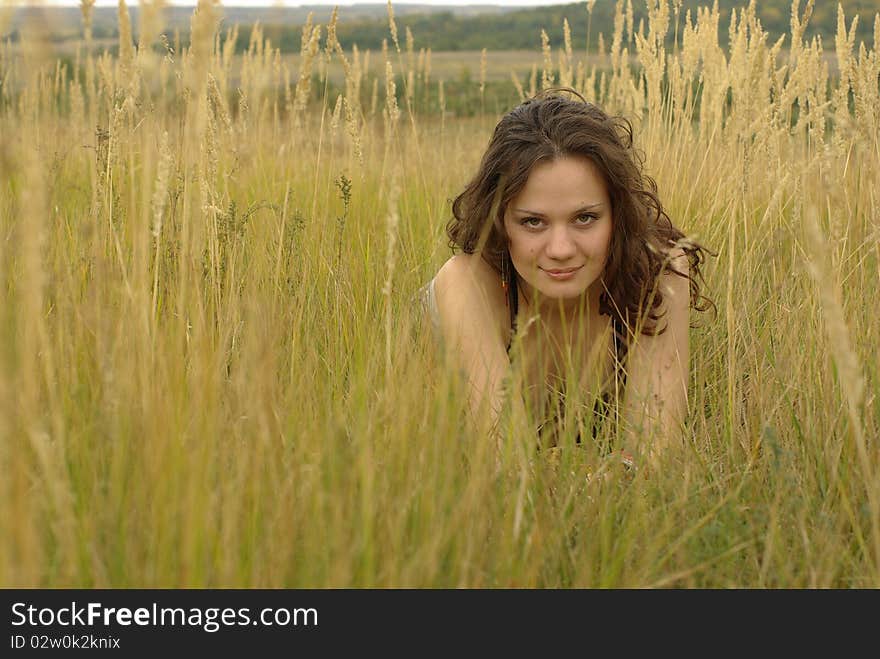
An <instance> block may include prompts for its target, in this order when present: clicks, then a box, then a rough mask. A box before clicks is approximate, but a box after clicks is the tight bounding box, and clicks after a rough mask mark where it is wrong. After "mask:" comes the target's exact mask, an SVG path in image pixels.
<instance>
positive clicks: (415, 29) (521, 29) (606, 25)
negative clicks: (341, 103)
mask: <svg viewBox="0 0 880 659" xmlns="http://www.w3.org/2000/svg"><path fill="white" fill-rule="evenodd" d="M615 4H616V3H615V2H612V1H611V0H605V1H602V0H599V1H598V2H596V4H595V6H594V8H593V13H592V17H591V18H589V23H590V32H591V41H590V43H591V50H595V48H596V45H597V41H598V34H599V33H600V32H601V33H603V34H604V36H605V42H606V46H607V45H608V44H610V39H611V35H612V33H613V30H614V11H615ZM672 4H673V3H670V7H671V6H672ZM746 4H747V3H744V2H743V1H742V0H718V7H719V11H720V13H721V22H720V25H719V32H720V35H719V38H720V39H719V40H720V42H721V43H722V44H724V43H725V42H726V38H725V37H726V32H727V28H728V26H729V25H730V13H731V9H732V8H741V7H743V6H745V5H746ZM805 4H806V1H805V0H804V1H802V2H801V5H802V6H801V8H800V12H801V13H802V12H803V10H804V7H803V5H805ZM841 4H842V6H843V9H844V12H845V15H846V17H847V27H849V25H850V22H851V21H852V19H853V17H854V16H856V15H858V16H859V23H858V27H857V29H856V43H858V42H859V41H864V42H866V43H867V44H869V45H870V44H871V43H872V40H873V24H874V14H875V13H876V12H877V10H878V5H877V0H842V1H841ZM632 5H633V23H634V27H635V29H636V31H638V26H639V23H640V22H643V21H645V22H646V21H647V10H646V7H645V2H644V0H634V1H633V3H632ZM707 5H711V2H708V1H707V0H702V1H700V0H684V2H683V3H682V9H681V12H680V14H679V17H678V24H679V38H680V37H681V30H682V25H683V24H684V19H685V15H686V12H687V11H688V10H690V11H691V16H692V20H694V21H695V20H696V13H697V7H698V6H707ZM757 14H758V17H759V19H760V21H761V24H762V26H763V27H764V29H765V30H766V31H768V32H769V33H770V36H771V39H774V40H775V39H776V38H778V37H779V36H780V35H782V34H788V33H789V32H790V20H791V0H762V1H761V2H758V3H757ZM566 18H567V19H568V23H569V26H570V28H571V34H572V42H573V47H574V48H575V49H577V50H582V49H584V48H585V47H586V41H587V25H588V13H587V9H586V3H583V2H581V3H577V4H570V5H556V6H552V7H539V8H533V9H524V10H521V11H511V12H508V13H503V14H484V15H477V16H460V15H455V14H453V13H452V12H449V11H439V12H434V13H428V14H422V15H413V16H405V17H399V18H398V19H397V26H398V32H399V35H398V38H399V40H400V45H401V48H403V45H404V44H403V40H404V34H405V29H406V28H407V27H409V28H410V30H411V31H412V33H413V35H414V38H415V43H416V47H417V48H431V49H432V50H434V51H457V50H480V49H482V48H487V49H489V50H531V49H536V48H540V46H541V39H540V34H541V30H542V29H544V30H546V31H547V34H548V35H550V38H551V42H552V43H553V44H554V46H559V45H561V43H562V29H563V28H562V24H563V20H564V19H566ZM674 20H675V14H674V13H673V11H672V9H671V8H670V27H669V32H668V40H669V43H670V45H671V44H672V42H673V39H674V36H675V27H674V23H673V22H674ZM264 30H265V31H266V32H267V33H271V34H273V37H274V38H273V44H274V45H275V46H279V47H280V48H281V50H282V52H296V51H298V50H299V48H300V40H301V34H302V33H301V30H302V26H301V25H286V26H278V25H273V26H266V27H265V28H264ZM836 33H837V2H824V1H823V2H816V3H815V6H814V7H813V12H812V17H811V18H810V22H809V27H808V29H807V31H806V33H805V34H806V36H807V37H808V38H812V36H814V35H820V36H821V38H822V42H823V44H824V47H825V48H826V49H829V50H830V49H833V44H834V35H835V34H836ZM337 34H338V36H339V40H340V42H341V43H342V44H343V46H345V47H346V48H348V47H351V45H352V44H357V45H358V47H359V48H361V49H366V48H370V49H377V48H380V47H381V45H382V40H383V39H387V40H388V41H389V43H390V41H391V37H390V32H389V28H388V21H387V19H361V20H356V21H346V20H345V8H344V7H343V8H342V9H341V10H340V21H339V25H338V27H337ZM249 38H250V26H240V31H239V38H238V44H237V45H238V47H239V48H241V49H246V48H247V45H248V41H249Z"/></svg>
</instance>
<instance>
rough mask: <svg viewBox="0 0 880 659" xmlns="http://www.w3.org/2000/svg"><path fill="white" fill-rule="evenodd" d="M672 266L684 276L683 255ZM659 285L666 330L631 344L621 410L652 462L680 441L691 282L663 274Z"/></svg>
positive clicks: (685, 406)
mask: <svg viewBox="0 0 880 659" xmlns="http://www.w3.org/2000/svg"><path fill="white" fill-rule="evenodd" d="M672 267H673V268H674V269H676V270H678V271H679V272H682V273H684V274H688V261H687V257H686V256H685V255H684V254H683V253H679V254H678V255H676V257H675V258H674V259H673V260H672ZM660 286H662V287H663V288H662V291H663V309H664V310H665V314H664V315H663V316H661V320H660V324H661V327H662V326H664V325H665V326H666V331H665V332H663V333H662V334H658V335H656V336H646V335H640V336H638V337H637V338H636V339H635V341H634V342H633V345H632V346H630V350H629V355H628V357H627V385H626V393H625V395H624V407H623V409H624V422H625V424H626V427H628V428H629V430H630V432H631V433H632V434H633V435H636V436H641V438H642V440H643V441H647V442H650V444H648V445H645V446H636V447H634V448H636V450H637V452H638V453H639V454H640V455H642V456H647V457H648V458H649V459H652V458H653V459H656V457H657V456H658V455H659V453H660V452H661V451H663V450H664V449H665V448H666V447H667V446H670V445H678V444H679V443H680V442H681V429H682V424H683V422H684V419H685V417H686V416H687V410H688V400H687V381H688V360H689V354H690V353H689V344H688V327H689V320H688V312H689V309H690V291H689V282H688V280H687V279H686V278H684V277H680V276H678V275H676V274H674V273H666V274H664V275H662V276H661V278H660Z"/></svg>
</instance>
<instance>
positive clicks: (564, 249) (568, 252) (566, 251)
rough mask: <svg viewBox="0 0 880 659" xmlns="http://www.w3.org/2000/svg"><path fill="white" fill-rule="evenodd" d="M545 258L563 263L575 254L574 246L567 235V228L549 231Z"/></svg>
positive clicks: (556, 228)
mask: <svg viewBox="0 0 880 659" xmlns="http://www.w3.org/2000/svg"><path fill="white" fill-rule="evenodd" d="M546 251H547V256H548V257H549V258H551V259H555V260H558V261H564V260H565V259H568V258H570V257H572V256H574V253H575V244H574V240H572V238H571V236H570V235H569V233H568V227H565V226H562V227H554V228H552V229H550V232H549V236H548V242H547V250H546Z"/></svg>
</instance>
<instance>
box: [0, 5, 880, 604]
mask: <svg viewBox="0 0 880 659" xmlns="http://www.w3.org/2000/svg"><path fill="white" fill-rule="evenodd" d="M796 4H797V3H796ZM658 6H659V7H660V8H658V9H655V11H654V12H653V14H652V20H651V22H650V24H649V25H646V26H645V32H644V34H643V35H641V36H638V37H637V38H636V42H637V52H636V53H635V55H636V57H637V66H635V67H630V66H628V65H626V64H625V62H626V61H627V60H626V58H625V57H624V53H623V52H622V50H621V45H622V44H625V43H627V42H628V39H629V35H628V34H627V33H626V32H625V21H624V20H623V18H621V20H620V23H619V28H618V32H617V33H616V34H615V35H614V37H615V38H612V39H611V40H609V43H608V45H607V46H606V53H605V55H604V56H603V57H602V58H601V59H600V60H599V61H596V62H594V61H591V62H589V64H588V65H584V66H579V63H580V62H582V61H583V54H582V53H580V52H572V51H569V52H566V50H565V49H564V48H563V50H562V51H561V52H558V51H556V50H554V51H553V52H552V53H550V52H545V53H542V52H540V51H538V52H536V53H535V54H534V55H533V56H532V57H531V59H532V60H534V61H536V62H538V64H539V67H538V73H537V81H536V85H537V86H538V87H540V86H542V85H544V84H559V83H563V84H572V85H576V86H578V87H579V88H580V89H581V90H583V91H584V93H585V94H586V95H587V96H588V97H589V98H591V99H594V100H595V101H596V102H598V103H600V104H602V105H603V106H605V107H606V108H607V109H609V110H611V111H614V112H619V113H623V114H625V115H626V116H628V117H629V118H630V119H631V120H632V121H633V123H634V125H635V128H636V135H637V142H638V146H639V148H640V149H641V150H642V151H643V152H644V154H645V158H646V168H647V170H648V171H649V172H650V173H651V174H652V175H653V176H654V177H655V178H656V180H657V183H658V186H659V190H660V195H661V198H662V199H663V200H664V202H665V204H666V206H667V209H668V211H669V214H670V216H671V217H672V218H673V220H674V222H675V223H676V224H677V225H678V226H679V227H681V228H682V229H683V230H684V231H685V232H686V233H688V234H689V235H691V236H694V237H696V238H697V239H698V240H699V241H700V242H702V243H703V244H704V245H706V246H708V247H709V248H710V249H713V250H715V251H716V252H717V254H718V256H717V258H714V259H711V260H710V262H709V263H708V265H707V267H706V280H707V291H706V292H707V293H708V294H709V296H710V297H711V298H712V299H713V300H714V301H715V303H716V305H717V314H715V315H712V314H703V315H699V316H698V315H695V316H694V320H695V321H696V322H697V325H698V326H697V327H695V328H694V329H693V330H692V335H691V354H692V357H691V368H690V382H689V397H690V406H691V411H690V416H689V419H688V429H687V434H686V440H685V443H684V445H683V446H681V447H679V448H676V449H675V450H670V451H669V452H668V453H667V454H664V455H663V456H662V457H661V460H660V464H659V465H658V466H657V467H656V468H655V469H652V470H651V471H650V472H646V471H645V470H644V469H642V470H639V471H637V472H636V473H635V475H632V474H629V473H626V472H624V471H623V470H622V469H621V466H620V464H619V463H618V461H615V460H613V459H609V458H604V457H602V456H601V455H600V453H599V450H598V449H597V448H595V447H592V446H576V445H575V444H574V437H575V435H576V433H577V431H578V428H577V427H576V424H575V423H574V422H572V421H570V419H574V418H577V417H576V415H575V414H574V410H569V412H571V414H569V415H566V419H567V420H566V421H565V422H564V424H563V427H562V429H561V436H562V443H561V446H560V447H559V448H558V449H556V450H554V451H552V452H548V451H544V452H537V451H535V449H534V443H535V442H534V429H533V427H531V426H530V424H529V423H528V421H531V420H527V422H526V423H514V422H511V423H509V424H508V425H507V426H506V427H505V430H504V433H505V445H504V448H503V450H502V451H501V453H500V454H496V452H495V448H494V446H493V445H491V443H490V442H489V441H487V438H486V437H483V436H480V435H479V434H478V433H476V432H475V431H473V430H472V429H471V427H470V426H469V425H467V424H465V423H464V421H463V411H464V406H465V390H464V387H463V385H462V383H461V381H460V379H459V378H458V376H457V375H456V373H455V372H454V370H453V369H451V368H449V367H448V366H447V364H446V363H445V361H444V358H443V355H442V354H440V353H438V351H437V350H436V349H435V346H434V345H433V343H432V339H431V337H430V335H429V334H428V333H427V331H426V330H427V327H426V323H425V322H424V321H423V318H422V315H421V313H420V308H419V306H418V304H417V303H416V302H415V300H414V297H415V295H416V292H417V291H418V289H419V287H420V286H421V285H422V284H424V283H425V282H426V281H428V280H429V279H430V278H431V276H432V275H433V273H434V272H435V271H436V269H437V268H438V267H439V265H440V264H441V263H442V262H443V261H444V260H445V259H446V258H447V257H448V255H449V254H450V251H449V249H448V247H447V245H446V238H445V234H444V227H445V223H446V221H447V220H448V219H449V217H450V206H449V199H450V198H452V197H454V196H455V195H456V194H457V193H458V191H459V190H460V189H461V187H462V186H463V185H464V183H465V182H466V180H467V178H468V176H469V174H470V173H472V172H473V171H474V168H475V167H476V164H477V161H478V159H479V157H480V155H481V152H482V150H483V148H484V147H485V145H486V143H487V141H488V138H489V136H490V134H491V130H492V128H493V127H494V124H495V122H496V121H497V119H498V116H497V114H495V113H494V109H489V108H490V107H491V106H489V105H487V104H483V105H482V108H481V110H482V111H480V112H476V113H475V114H474V116H469V117H460V116H457V115H456V113H454V112H452V111H450V109H449V108H450V107H452V104H453V100H454V99H451V98H447V97H446V93H445V91H441V90H445V89H446V87H445V86H444V85H446V84H447V83H449V84H451V77H452V76H455V75H457V74H456V73H450V74H447V73H444V74H439V73H437V72H436V71H435V72H434V73H430V72H427V71H426V69H425V64H424V61H422V62H420V61H419V58H418V55H417V49H418V44H416V45H415V49H414V50H411V51H408V50H407V47H406V45H405V42H404V38H403V35H398V36H399V37H400V38H399V41H400V46H401V47H400V51H399V52H398V50H397V48H396V47H395V41H394V39H393V38H392V37H393V35H394V30H393V29H389V53H388V55H387V60H386V58H385V57H384V56H383V55H382V53H373V54H372V58H373V62H372V63H371V64H370V67H371V70H372V71H373V72H376V71H378V72H380V73H381V75H380V76H379V77H378V78H375V79H376V80H377V82H376V85H375V91H374V90H373V85H372V83H371V82H370V83H369V84H367V82H366V81H369V80H370V77H369V76H365V75H364V71H363V68H362V67H363V65H364V63H363V59H360V60H359V61H357V62H355V61H354V59H353V57H352V55H351V53H350V52H347V51H346V52H347V54H346V60H347V61H346V63H345V64H343V63H342V61H341V55H340V50H341V48H337V47H335V44H334V42H333V36H332V31H331V34H330V36H329V38H328V26H326V25H325V26H315V28H314V31H313V32H311V33H310V34H308V35H307V37H308V38H307V39H305V40H304V49H303V54H302V55H301V56H300V59H298V60H297V63H298V66H297V67H293V66H292V65H291V66H288V65H287V64H286V63H284V62H282V61H281V60H280V58H279V57H276V56H275V54H273V53H272V52H270V51H265V49H262V48H260V47H255V48H254V50H253V52H251V53H250V54H248V55H246V56H244V57H243V58H242V59H241V61H240V63H237V64H235V65H234V64H233V58H234V54H233V53H228V52H227V53H224V52H217V51H216V50H215V46H214V44H215V39H214V23H213V22H212V19H211V11H210V6H209V5H208V4H204V5H203V6H202V8H201V9H200V11H199V13H198V14H197V16H196V18H195V19H194V22H193V40H192V42H193V46H192V50H190V51H188V52H184V53H177V54H175V55H174V56H173V57H171V56H165V57H163V56H161V55H160V54H159V52H161V50H160V49H156V50H151V49H148V48H146V47H144V48H140V49H135V48H132V47H130V46H128V47H127V43H128V42H126V41H125V37H126V34H127V32H126V30H125V29H124V27H125V21H123V30H122V31H121V32H122V39H123V44H122V47H121V48H120V51H119V56H118V57H117V58H110V57H106V56H100V55H98V54H97V53H94V54H92V51H91V50H90V49H89V43H88V41H87V36H86V41H85V42H84V48H83V50H82V54H81V55H80V57H79V58H78V59H77V61H76V66H75V67H74V68H73V69H70V68H69V67H62V66H60V65H58V64H57V62H56V58H55V54H54V53H53V52H52V50H51V48H50V47H49V45H48V43H46V42H45V41H44V39H43V37H44V35H41V33H40V32H39V30H31V31H30V32H29V33H27V34H26V35H25V37H24V39H23V42H22V47H21V48H20V49H18V50H16V52H15V53H12V51H11V49H9V48H7V47H4V46H0V183H2V192H0V232H2V234H0V235H2V243H0V246H2V247H0V277H2V281H3V282H4V286H2V287H0V473H2V478H0V585H2V586H4V587H13V586H28V587H30V586H34V587H68V586H79V587H199V586H205V587H344V586H354V587H364V586H379V587H384V586H404V587H440V586H444V587H507V586H523V587H536V586H541V587H572V586H576V587H663V586H666V587H670V586H671V587H784V588H790V587H805V586H809V587H835V588H850V587H872V588H876V587H880V449H878V439H880V399H878V397H877V395H876V394H877V390H878V382H880V352H878V345H880V323H878V320H877V314H876V311H875V308H874V303H873V302H872V300H875V298H874V295H876V291H877V286H878V285H880V136H878V134H880V90H878V76H880V48H878V45H880V44H878V42H880V18H878V19H877V20H876V22H875V31H874V34H875V39H874V43H873V44H861V45H860V44H855V43H852V42H850V41H849V40H848V38H847V31H848V29H849V21H845V24H844V23H843V22H844V18H842V19H841V21H842V27H841V32H840V34H839V36H838V40H837V43H836V44H833V45H832V44H825V50H824V51H823V50H822V47H821V45H820V44H818V43H815V42H814V43H804V42H803V40H802V38H801V36H800V34H801V33H800V32H799V30H800V18H801V17H802V16H803V9H801V10H800V12H799V13H797V14H796V16H795V20H793V23H792V30H793V33H792V34H789V35H788V36H787V38H786V41H785V43H784V48H785V55H780V53H781V52H782V51H781V49H782V48H783V44H776V45H774V44H769V43H767V40H766V39H764V38H763V36H762V33H761V30H760V27H759V26H758V24H757V23H756V21H755V20H754V17H753V14H752V13H751V11H750V10H748V9H745V8H744V10H743V12H742V13H741V14H738V16H737V18H738V20H737V22H736V24H735V25H734V26H733V27H732V29H731V30H730V31H729V30H728V27H729V26H727V25H721V26H718V25H717V16H714V15H713V14H711V12H709V11H708V10H707V11H706V12H704V13H701V14H700V17H699V21H698V23H697V24H696V25H695V26H694V27H692V28H685V27H683V26H682V25H680V26H679V35H680V39H681V41H680V44H679V48H677V50H676V52H675V54H673V53H669V52H664V51H663V50H662V47H660V46H659V44H662V38H663V34H664V33H665V31H666V30H671V29H672V27H671V26H670V25H669V21H668V20H667V19H668V18H669V15H670V14H669V13H667V14H666V15H664V13H663V11H662V8H663V7H666V8H667V10H668V9H669V7H667V3H666V2H660V3H659V5H658ZM145 13H146V14H147V19H148V21H149V12H148V11H147V12H145ZM0 20H2V16H0ZM0 31H2V30H0ZM728 33H729V34H730V37H731V41H730V50H729V52H726V53H725V52H724V51H722V49H721V48H720V47H719V43H720V42H719V34H720V35H724V36H723V37H720V38H721V39H723V42H724V43H725V44H726V43H727V35H728ZM142 34H143V35H144V43H145V44H151V43H158V41H159V35H158V34H156V31H155V30H153V31H151V30H150V23H149V22H147V24H146V29H143V30H142ZM342 46H346V45H345V44H343V45H342ZM832 48H833V50H834V53H833V56H834V59H835V64H836V67H837V70H838V71H839V72H840V75H839V76H835V77H831V76H829V74H828V69H827V68H825V67H827V61H826V59H827V56H828V54H829V51H830V49H832ZM630 54H632V53H630ZM438 59H439V58H438ZM527 59H529V57H525V58H524V59H523V60H522V61H523V62H525V60H527ZM487 61H491V62H495V61H496V60H495V59H494V58H493V56H492V55H491V54H490V55H489V56H488V58H487ZM517 62H519V60H517ZM503 63H504V57H501V58H500V62H499V66H500V67H501V68H503ZM493 66H494V64H493ZM510 66H511V67H513V66H518V64H512V63H510ZM236 67H237V71H236V70H235V69H236ZM334 67H338V69H337V70H342V71H343V75H342V77H341V78H339V79H338V83H334V84H338V86H339V87H340V88H341V91H342V94H341V96H337V94H336V93H335V92H334V93H329V94H322V93H321V92H322V90H323V89H324V88H325V87H324V86H325V85H326V89H328V90H330V89H331V87H330V81H327V80H326V74H325V73H324V72H326V71H328V70H333V69H334ZM346 70H347V74H346V73H345V71H346ZM386 71H387V72H390V74H389V76H388V77H386V75H385V72H386ZM480 71H481V67H480V65H479V61H477V63H476V64H472V65H471V80H470V82H469V85H470V92H469V93H471V94H472V96H473V98H476V99H480V98H481V94H484V93H485V90H484V91H482V92H481V79H482V76H481V73H480ZM312 74H317V77H314V76H313V75H312ZM446 75H449V76H450V78H444V77H443V76H446ZM486 79H487V80H488V74H487V78H486ZM508 80H509V75H508ZM441 81H443V85H441ZM496 82H497V84H499V85H500V84H502V83H503V84H509V88H508V93H509V94H510V97H511V98H518V97H519V92H518V91H517V90H516V89H515V87H514V83H513V81H512V80H511V81H509V82H507V81H504V80H501V79H498V80H497V81H496ZM520 83H521V84H522V85H523V86H524V87H525V88H526V89H525V92H526V93H527V92H528V81H527V80H525V79H522V80H520ZM392 84H393V87H394V88H395V90H396V93H393V92H394V90H392V89H391V87H392ZM419 99H421V101H419ZM419 103H421V104H422V105H419ZM428 104H431V105H432V107H431V108H428V107H427V105H428ZM411 107H415V108H417V111H412V112H411V111H410V108H411ZM478 107H480V106H478ZM418 108H422V110H424V111H419V110H418ZM96 128H97V130H96ZM872 291H874V293H872ZM642 441H643V442H645V443H646V444H647V443H649V442H651V441H652V438H651V437H649V436H645V437H642ZM603 475H604V476H605V477H601V476H603Z"/></svg>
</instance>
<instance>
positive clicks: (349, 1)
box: [0, 0, 571, 7]
mask: <svg viewBox="0 0 880 659" xmlns="http://www.w3.org/2000/svg"><path fill="white" fill-rule="evenodd" d="M7 3H9V4H13V5H22V4H43V5H55V6H68V7H74V6H79V0H44V1H43V2H39V1H38V0H30V1H27V0H25V1H22V0H12V1H11V3H10V2H9V0H0V5H3V4H7ZM570 3H571V0H569V1H566V0H512V1H511V0H507V1H505V2H501V1H500V0H480V1H478V2H464V1H463V0H396V1H395V0H392V3H391V4H392V5H459V6H461V5H499V6H502V7H538V6H546V5H564V4H570ZM126 4H127V5H128V6H130V7H133V6H136V5H137V4H138V2H137V0H126ZM168 4H171V5H178V6H183V7H188V6H192V7H194V6H195V5H196V4H197V2H196V0H171V1H170V2H169V3H168ZM221 4H223V5H225V6H227V7H272V6H276V5H278V4H281V5H283V6H285V7H301V6H303V5H308V6H315V5H323V6H326V7H332V6H333V5H338V6H340V7H351V6H352V5H375V4H385V2H383V1H382V0H341V1H340V0H312V1H311V2H290V1H289V0H285V1H282V2H273V0H227V1H226V2H221ZM118 5H119V0H97V1H96V2H95V6H97V7H116V6H118Z"/></svg>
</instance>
